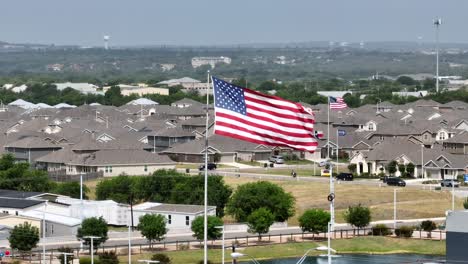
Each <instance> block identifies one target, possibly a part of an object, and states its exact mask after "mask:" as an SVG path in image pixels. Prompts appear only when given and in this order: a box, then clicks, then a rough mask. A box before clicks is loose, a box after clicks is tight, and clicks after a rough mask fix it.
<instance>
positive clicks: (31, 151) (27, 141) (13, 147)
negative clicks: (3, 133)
mask: <svg viewBox="0 0 468 264" xmlns="http://www.w3.org/2000/svg"><path fill="white" fill-rule="evenodd" d="M61 148H62V147H61V146H58V145H55V144H52V143H50V142H47V141H45V140H44V139H42V138H39V137H26V138H22V139H19V140H17V141H14V142H11V143H9V144H7V145H5V151H6V153H11V154H12V155H13V156H14V157H15V159H16V160H17V161H25V162H28V163H30V164H34V163H35V162H36V160H37V158H40V157H43V156H45V155H47V154H49V153H52V152H54V151H58V150H60V149H61Z"/></svg>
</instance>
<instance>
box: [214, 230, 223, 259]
mask: <svg viewBox="0 0 468 264" xmlns="http://www.w3.org/2000/svg"><path fill="white" fill-rule="evenodd" d="M215 228H216V229H221V232H223V233H222V234H223V237H222V240H223V243H222V249H221V250H222V251H221V264H224V225H222V226H215Z"/></svg>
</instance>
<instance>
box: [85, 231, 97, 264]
mask: <svg viewBox="0 0 468 264" xmlns="http://www.w3.org/2000/svg"><path fill="white" fill-rule="evenodd" d="M83 238H86V239H91V264H94V239H99V238H100V237H98V236H85V237H83Z"/></svg>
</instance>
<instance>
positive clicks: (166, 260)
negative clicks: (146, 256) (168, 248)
mask: <svg viewBox="0 0 468 264" xmlns="http://www.w3.org/2000/svg"><path fill="white" fill-rule="evenodd" d="M151 260H157V261H159V263H161V264H171V258H170V257H168V256H167V255H166V254H163V253H158V254H154V255H153V256H152V257H151Z"/></svg>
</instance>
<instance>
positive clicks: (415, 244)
mask: <svg viewBox="0 0 468 264" xmlns="http://www.w3.org/2000/svg"><path fill="white" fill-rule="evenodd" d="M325 244H326V242H301V243H299V242H293V243H285V244H275V245H266V246H250V247H246V248H238V251H239V252H242V253H245V254H248V255H249V256H253V257H255V258H256V259H275V258H289V257H299V256H302V255H303V254H304V253H305V252H306V251H307V250H308V249H311V248H316V247H318V246H323V245H325ZM332 248H334V249H335V250H337V251H338V254H347V253H354V254H359V253H361V254H394V253H413V254H425V255H445V241H435V240H422V239H403V238H393V237H356V238H352V239H337V240H332ZM230 252H231V250H230V249H227V250H226V262H228V261H229V262H230V261H231V257H230ZM156 253H164V254H167V255H168V256H169V257H170V258H171V259H172V263H185V264H191V263H194V264H195V263H198V262H199V261H200V260H201V259H203V250H201V249H193V250H184V251H167V252H164V251H154V253H145V254H138V255H133V256H132V258H133V261H132V262H133V263H137V260H138V259H150V258H151V256H152V255H153V254H156ZM319 254H323V252H320V251H311V252H310V255H319ZM208 255H209V259H210V261H212V262H213V263H220V262H221V250H220V249H210V250H209V253H208ZM120 260H121V262H122V263H123V262H125V261H127V257H125V256H122V257H120Z"/></svg>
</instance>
